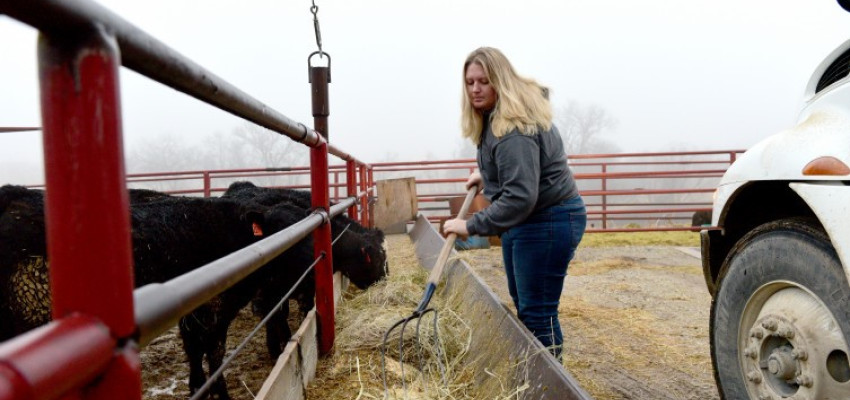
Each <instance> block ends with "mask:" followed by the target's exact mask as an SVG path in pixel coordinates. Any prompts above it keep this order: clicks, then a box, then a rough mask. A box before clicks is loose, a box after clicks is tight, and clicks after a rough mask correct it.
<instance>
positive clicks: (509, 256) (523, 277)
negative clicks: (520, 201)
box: [502, 196, 587, 359]
mask: <svg viewBox="0 0 850 400" xmlns="http://www.w3.org/2000/svg"><path fill="white" fill-rule="evenodd" d="M585 226H587V211H586V210H585V208H584V201H583V200H582V198H581V196H577V197H575V198H572V199H569V200H564V201H562V202H560V203H558V204H556V205H554V206H552V207H549V208H546V209H543V210H538V211H536V212H534V213H533V214H531V215H530V216H529V217H528V218H527V219H526V220H525V222H523V223H522V224H519V225H517V226H515V227H513V228H511V229H509V230H507V231H506V232H505V233H503V234H502V256H503V258H504V262H505V273H506V275H507V278H508V291H509V292H510V294H511V298H512V299H513V301H514V305H515V306H516V309H517V316H518V317H519V319H520V321H522V323H523V324H524V325H525V326H526V327H527V328H528V329H529V330H530V331H531V333H533V334H534V336H535V337H536V338H537V339H538V340H540V342H541V343H542V344H543V346H544V347H546V348H548V349H549V350H550V351H551V352H552V354H553V355H554V356H555V357H556V358H558V359H560V356H561V347H562V345H563V342H564V338H563V335H562V333H561V324H560V323H559V322H558V303H559V300H560V298H561V291H562V290H563V288H564V278H565V277H566V276H567V267H568V266H569V263H570V260H572V259H573V256H574V255H575V250H576V247H578V244H579V242H580V241H581V238H582V236H583V235H584V228H585Z"/></svg>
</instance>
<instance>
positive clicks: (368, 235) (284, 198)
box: [222, 182, 387, 359]
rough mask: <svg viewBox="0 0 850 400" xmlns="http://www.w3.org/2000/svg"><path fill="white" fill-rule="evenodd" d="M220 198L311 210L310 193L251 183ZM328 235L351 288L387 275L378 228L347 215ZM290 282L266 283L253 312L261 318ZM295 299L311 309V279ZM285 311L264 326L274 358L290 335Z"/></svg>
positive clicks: (336, 262) (238, 185) (234, 186)
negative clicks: (333, 241) (333, 242)
mask: <svg viewBox="0 0 850 400" xmlns="http://www.w3.org/2000/svg"><path fill="white" fill-rule="evenodd" d="M222 198H234V199H239V200H240V201H241V202H244V203H247V204H251V203H255V204H258V205H260V206H275V207H277V206H279V205H282V204H290V205H293V206H295V207H298V208H301V209H302V213H303V214H304V216H306V214H308V213H309V212H310V211H309V209H310V207H311V196H310V192H307V191H302V190H292V189H281V188H263V187H257V186H255V185H254V184H253V183H251V182H236V183H233V184H231V185H230V187H229V188H228V189H227V191H226V192H225V193H224V194H223V195H222ZM331 235H332V237H333V238H334V239H337V238H338V239H339V240H338V241H337V243H336V244H335V245H334V246H333V251H332V257H333V264H334V270H335V271H342V273H343V274H344V275H345V276H347V277H348V278H349V279H350V280H351V282H352V283H354V285H356V286H357V287H358V288H361V289H365V288H367V287H368V286H370V285H372V284H373V283H375V282H377V281H378V280H380V279H382V278H383V277H384V276H386V274H387V268H386V260H387V255H386V251H385V250H384V247H383V242H384V233H383V232H382V231H380V230H378V229H369V228H364V227H363V226H362V225H360V224H359V223H358V222H357V221H354V220H352V219H350V218H348V217H347V216H344V215H339V216H336V217H334V218H332V219H331ZM292 283H294V282H287V284H285V285H281V284H279V283H277V282H272V281H269V282H267V284H266V285H263V286H262V287H261V288H260V291H259V292H258V294H257V298H255V299H254V310H255V312H256V313H258V314H260V316H265V315H267V314H268V313H269V312H271V310H272V309H273V308H274V306H275V305H276V304H277V303H278V302H279V300H280V298H281V296H282V293H279V292H280V291H279V289H276V288H277V287H280V286H283V287H291V284H292ZM297 293H298V296H297V300H298V303H299V308H300V309H301V310H302V311H307V310H309V309H311V308H313V297H314V295H315V278H313V277H312V276H311V277H308V278H307V280H305V281H304V283H302V285H301V287H299V288H298V292H297ZM288 316H289V308H288V307H286V306H284V307H282V308H281V310H280V311H278V312H277V313H276V314H275V315H274V316H273V317H272V319H271V320H270V321H269V324H268V325H267V326H266V345H267V347H268V351H269V355H270V356H271V357H272V358H273V359H275V358H277V357H278V356H279V355H280V354H281V352H282V351H283V348H284V347H285V345H286V343H287V342H288V341H289V338H290V337H291V336H292V332H291V331H290V329H289V324H288V323H287V318H288Z"/></svg>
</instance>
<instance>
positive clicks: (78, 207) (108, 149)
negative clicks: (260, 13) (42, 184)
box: [38, 29, 142, 399]
mask: <svg viewBox="0 0 850 400" xmlns="http://www.w3.org/2000/svg"><path fill="white" fill-rule="evenodd" d="M38 50H39V51H38V56H39V74H40V83H41V113H42V126H43V138H44V159H45V174H46V189H47V190H46V198H45V209H46V210H45V215H46V219H47V226H48V231H47V243H48V256H49V258H50V284H51V293H52V299H53V318H54V319H60V318H64V317H67V316H69V315H72V314H74V313H80V314H85V315H90V316H93V317H95V318H97V319H99V320H100V321H102V322H103V324H104V325H105V326H107V327H108V328H109V331H110V335H111V337H113V338H126V337H129V336H131V335H132V334H133V332H134V330H135V321H134V318H133V259H132V246H131V244H130V215H129V201H128V196H127V189H126V183H125V170H124V158H123V154H124V149H123V143H122V133H121V107H120V95H119V82H118V67H119V65H120V63H121V61H120V55H119V51H118V47H117V43H116V41H115V38H114V37H113V36H111V35H109V34H107V33H106V32H103V31H101V30H99V29H93V30H92V31H90V32H87V33H85V34H79V35H72V34H69V33H62V34H56V35H55V36H47V35H44V34H42V35H41V37H40V38H39V48H38ZM122 346H123V347H121V348H118V349H117V350H116V351H115V352H114V356H113V360H112V362H111V363H110V366H109V367H108V368H107V369H106V371H105V373H104V375H103V377H102V379H99V380H98V381H97V382H96V383H94V384H93V386H89V387H87V388H86V390H85V391H84V392H81V393H80V394H79V398H82V399H141V391H142V388H141V372H140V363H139V355H138V350H136V349H135V348H134V346H133V343H132V341H129V342H126V343H125V344H123V345H122ZM70 350H72V349H69V351H70ZM74 368H76V367H75V366H73V365H68V369H69V373H73V371H72V370H73V369H74ZM105 388H108V390H106V389H105ZM109 391H111V392H109Z"/></svg>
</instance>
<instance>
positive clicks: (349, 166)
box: [345, 160, 357, 221]
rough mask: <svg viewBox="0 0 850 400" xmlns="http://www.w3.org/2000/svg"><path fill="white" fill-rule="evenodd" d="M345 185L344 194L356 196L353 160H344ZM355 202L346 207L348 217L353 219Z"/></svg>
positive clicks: (355, 171) (355, 174) (355, 214)
mask: <svg viewBox="0 0 850 400" xmlns="http://www.w3.org/2000/svg"><path fill="white" fill-rule="evenodd" d="M345 187H346V196H348V197H354V196H357V166H356V165H355V163H354V160H348V161H346V162H345ZM356 204H357V202H355V203H354V204H352V205H351V207H348V218H351V219H353V220H355V221H356V220H357V206H356Z"/></svg>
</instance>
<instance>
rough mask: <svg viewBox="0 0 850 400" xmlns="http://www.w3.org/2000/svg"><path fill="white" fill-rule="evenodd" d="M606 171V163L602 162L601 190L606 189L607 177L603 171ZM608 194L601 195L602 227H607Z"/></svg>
mask: <svg viewBox="0 0 850 400" xmlns="http://www.w3.org/2000/svg"><path fill="white" fill-rule="evenodd" d="M606 172H608V165H607V164H602V192H603V193H604V192H605V191H606V190H608V178H607V177H606V176H605V173H606ZM607 210H608V196H606V195H604V194H603V195H602V229H607V228H608V213H607V212H606V211H607Z"/></svg>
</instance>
